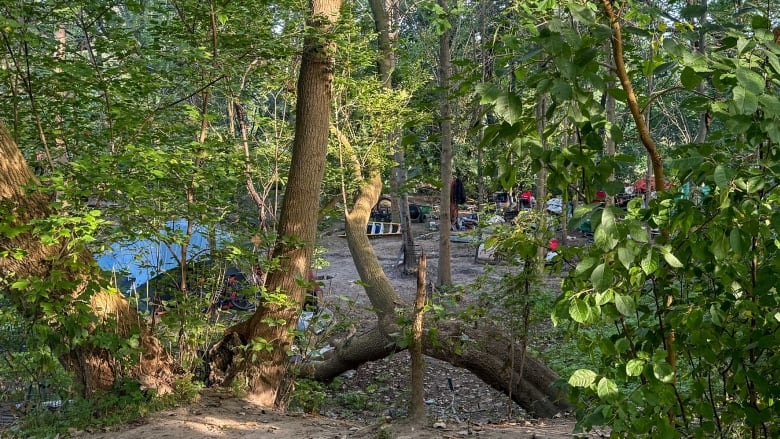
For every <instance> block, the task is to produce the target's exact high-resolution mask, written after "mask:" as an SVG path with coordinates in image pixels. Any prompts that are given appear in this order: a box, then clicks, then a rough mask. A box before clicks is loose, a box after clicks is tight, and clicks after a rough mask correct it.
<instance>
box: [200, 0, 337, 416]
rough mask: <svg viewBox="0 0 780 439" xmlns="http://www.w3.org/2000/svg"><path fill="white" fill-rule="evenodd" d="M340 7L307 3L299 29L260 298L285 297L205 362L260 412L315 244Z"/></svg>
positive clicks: (272, 396) (279, 370)
mask: <svg viewBox="0 0 780 439" xmlns="http://www.w3.org/2000/svg"><path fill="white" fill-rule="evenodd" d="M340 7H341V0H313V1H312V2H311V8H312V9H311V17H310V18H309V20H308V23H307V26H309V27H310V29H312V31H311V32H310V33H308V36H307V38H306V39H305V41H304V48H303V57H302V59H301V68H300V74H299V77H298V90H297V92H298V95H297V102H296V117H295V138H294V140H293V153H292V154H293V155H292V163H291V165H290V173H289V177H288V180H287V185H286V186H285V192H284V200H283V202H282V214H281V217H280V218H279V226H278V235H279V239H278V240H277V244H276V245H275V247H274V251H273V254H274V257H275V258H278V259H279V264H280V266H279V269H278V270H275V271H272V272H271V273H269V275H268V278H267V280H266V287H267V289H268V291H271V292H275V291H279V292H282V293H285V294H286V295H287V297H288V298H289V300H288V301H286V302H285V303H278V302H274V301H265V302H263V304H262V305H261V306H260V307H258V309H257V311H256V312H255V314H254V315H253V316H252V318H251V319H250V320H249V321H246V322H243V323H241V324H239V325H236V326H235V327H233V328H231V329H230V330H229V331H228V333H227V334H226V335H225V336H224V337H223V339H222V340H221V341H220V342H219V343H218V344H217V345H215V346H214V347H213V348H212V350H211V354H210V355H209V357H210V361H209V362H210V366H209V367H210V369H209V373H215V375H216V371H217V370H219V369H225V368H226V369H227V370H226V371H225V373H226V375H225V376H224V377H219V379H222V380H224V383H225V384H227V383H229V382H230V381H232V380H233V379H234V378H235V377H236V374H239V373H240V374H242V375H244V376H245V377H246V379H247V381H248V383H249V390H250V395H251V398H252V399H253V400H254V401H255V402H257V403H258V404H261V405H265V406H271V405H273V404H275V402H276V396H277V394H278V391H279V388H280V386H281V382H282V378H283V377H284V374H285V372H286V371H287V366H288V364H289V360H288V357H287V355H288V352H289V351H290V347H291V346H292V343H293V336H292V334H293V332H294V330H295V325H296V322H297V316H298V313H299V312H300V310H301V308H302V306H303V302H304V296H305V294H304V293H305V289H304V287H303V286H302V285H301V282H300V281H301V280H305V279H308V272H309V266H310V263H311V258H312V251H313V246H314V241H315V238H316V232H317V221H318V212H319V211H318V209H313V208H312V205H314V206H318V205H319V199H320V186H321V183H322V178H323V175H324V173H325V156H326V154H327V147H328V133H329V127H330V105H331V83H332V81H333V63H334V56H333V55H334V51H335V44H334V43H333V42H332V41H331V39H330V38H329V36H328V33H329V32H330V29H331V27H332V25H333V24H334V23H335V21H336V20H337V19H338V16H339V9H340ZM236 344H240V345H242V346H243V347H244V353H243V355H242V356H240V357H238V356H233V355H234V352H235V348H236V346H235V345H236ZM239 358H241V361H240V362H239V360H238V359H239ZM211 378H212V379H216V377H211Z"/></svg>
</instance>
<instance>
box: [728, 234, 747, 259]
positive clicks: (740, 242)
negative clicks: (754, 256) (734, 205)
mask: <svg viewBox="0 0 780 439" xmlns="http://www.w3.org/2000/svg"><path fill="white" fill-rule="evenodd" d="M729 244H731V250H732V251H733V252H734V254H735V255H737V256H742V255H744V254H745V250H746V249H745V247H746V242H745V240H744V239H743V237H742V231H741V230H739V229H737V228H734V229H731V233H729Z"/></svg>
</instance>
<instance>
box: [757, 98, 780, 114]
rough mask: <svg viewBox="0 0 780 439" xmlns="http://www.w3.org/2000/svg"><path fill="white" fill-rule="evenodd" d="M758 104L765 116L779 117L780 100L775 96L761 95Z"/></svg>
mask: <svg viewBox="0 0 780 439" xmlns="http://www.w3.org/2000/svg"><path fill="white" fill-rule="evenodd" d="M758 102H759V103H760V104H761V107H762V109H763V110H764V114H765V115H766V116H775V117H777V116H780V99H778V98H777V97H776V96H773V95H769V94H763V95H761V96H759V97H758Z"/></svg>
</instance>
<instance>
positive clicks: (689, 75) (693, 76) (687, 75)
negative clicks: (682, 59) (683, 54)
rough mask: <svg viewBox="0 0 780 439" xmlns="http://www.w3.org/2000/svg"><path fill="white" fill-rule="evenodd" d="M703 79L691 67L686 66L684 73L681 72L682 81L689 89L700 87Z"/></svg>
mask: <svg viewBox="0 0 780 439" xmlns="http://www.w3.org/2000/svg"><path fill="white" fill-rule="evenodd" d="M701 80H702V77H701V76H699V74H698V73H696V72H695V71H694V70H693V69H692V68H690V67H685V68H684V69H683V71H682V73H680V83H682V85H683V87H685V88H687V89H688V90H693V89H695V88H696V87H698V86H699V84H700V83H701Z"/></svg>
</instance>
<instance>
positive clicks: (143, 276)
mask: <svg viewBox="0 0 780 439" xmlns="http://www.w3.org/2000/svg"><path fill="white" fill-rule="evenodd" d="M186 230H187V221H186V220H176V221H170V222H168V223H167V224H166V226H165V230H164V231H162V232H161V235H162V238H160V239H153V238H148V239H138V240H135V241H125V242H115V243H113V244H111V247H110V248H109V249H107V250H105V251H103V252H102V253H99V254H97V255H95V259H97V262H98V265H99V266H100V268H101V269H103V270H106V271H111V272H114V273H116V274H117V280H118V281H119V282H118V283H119V287H120V289H121V290H122V292H124V293H125V294H133V293H135V292H136V288H137V287H139V286H141V285H144V284H146V283H147V282H148V281H149V280H150V279H152V278H153V277H155V276H157V275H159V274H161V273H165V272H166V271H168V270H171V269H173V268H176V267H177V266H178V265H179V261H178V260H177V258H178V257H180V255H181V245H180V244H170V243H169V244H166V243H165V241H168V239H166V238H167V236H166V235H173V234H175V233H184V232H185V231H186ZM207 236H208V234H207V233H206V228H205V227H203V226H195V227H194V231H193V233H192V235H191V237H190V242H189V247H188V248H187V258H188V259H189V260H194V259H196V258H198V257H199V256H203V255H206V253H207V252H208V250H209V240H208V238H207ZM217 236H218V238H222V236H221V235H219V234H218V235H217ZM219 240H221V239H219ZM174 255H175V256H174ZM139 293H141V295H143V292H140V291H139Z"/></svg>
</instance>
